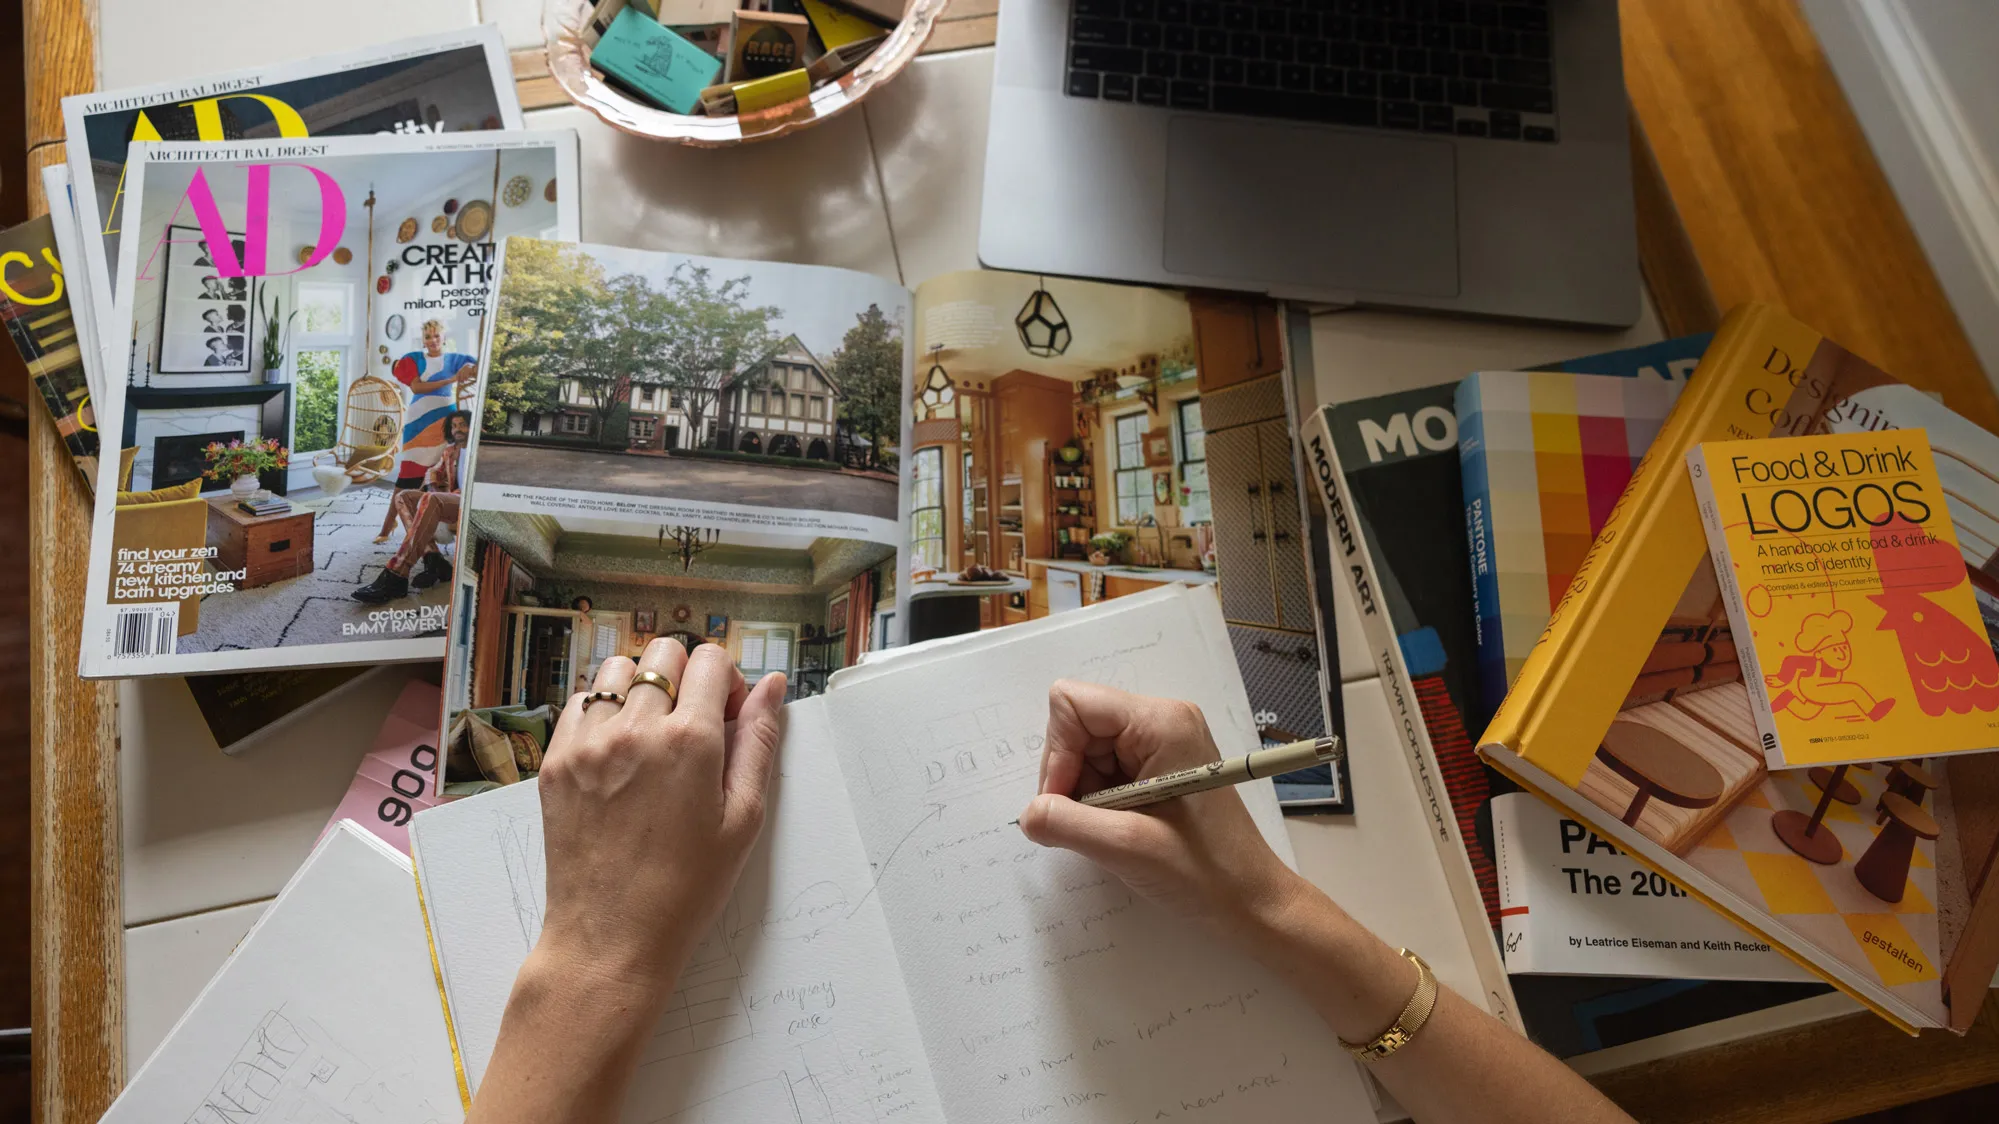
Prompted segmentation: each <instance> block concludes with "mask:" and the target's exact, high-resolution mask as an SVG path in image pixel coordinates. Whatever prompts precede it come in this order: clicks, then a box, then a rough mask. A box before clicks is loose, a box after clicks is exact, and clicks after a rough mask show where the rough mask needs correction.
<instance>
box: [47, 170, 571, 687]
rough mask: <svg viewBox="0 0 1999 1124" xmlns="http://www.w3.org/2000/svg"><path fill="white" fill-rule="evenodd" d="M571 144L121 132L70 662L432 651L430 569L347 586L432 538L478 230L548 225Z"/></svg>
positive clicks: (453, 472) (133, 670)
mask: <svg viewBox="0 0 1999 1124" xmlns="http://www.w3.org/2000/svg"><path fill="white" fill-rule="evenodd" d="M575 167H576V140H575V136H574V134H572V133H568V132H555V133H533V132H479V133H471V134H463V135H450V134H447V135H444V136H431V135H412V136H368V137H335V138H327V139H308V140H303V141H282V142H267V141H239V142H231V143H226V144H188V143H169V144H142V145H137V146H135V147H134V149H133V160H132V163H131V167H130V172H129V174H128V175H127V177H126V181H125V191H124V200H125V204H124V205H125V207H126V209H127V215H128V221H127V222H126V223H125V224H124V230H123V234H122V238H123V246H122V251H123V252H121V254H120V261H121V273H120V278H119V294H120V296H119V299H118V301H117V306H118V307H119V308H120V309H121V310H123V311H124V313H125V318H124V319H123V320H122V321H121V323H120V324H119V326H118V329H117V330H115V331H114V332H113V333H111V338H116V339H122V340H129V341H130V347H129V363H127V362H125V361H124V358H125V357H122V356H121V361H120V362H119V363H118V364H117V365H116V366H115V367H112V368H110V371H111V372H112V373H111V374H110V377H109V378H107V379H106V382H107V383H108V384H109V385H107V386H106V388H105V391H106V392H105V394H104V395H103V396H102V397H101V399H100V401H99V406H100V410H99V417H100V418H102V419H106V420H104V421H103V422H102V424H103V426H104V427H106V432H117V433H118V434H119V442H118V446H117V447H118V448H119V449H120V450H121V452H122V455H121V457H120V459H119V462H118V463H119V464H120V465H121V470H120V475H119V478H118V479H117V480H115V481H113V480H110V479H108V478H107V480H106V482H105V485H104V486H103V487H100V488H99V489H98V493H97V509H96V512H97V514H96V524H95V529H94V532H93V534H92V538H91V569H90V584H89V589H88V592H87V601H86V610H85V612H86V616H85V625H84V630H83V638H82V644H81V655H80V659H79V665H80V671H81V674H83V675H84V676H86V677H104V676H118V677H124V676H134V675H165V674H186V673H189V672H205V671H231V670H252V669H266V668H272V667H298V666H313V665H326V664H339V663H379V662H383V661H395V660H413V659H435V658H437V657H438V656H440V655H442V653H443V639H442V637H443V632H444V623H445V619H446V615H447V602H448V600H449V597H450V587H449V583H443V582H436V581H432V582H430V583H421V582H420V583H419V584H420V585H424V584H427V585H429V586H434V587H435V588H423V589H421V591H420V593H421V595H420V596H418V597H413V598H407V599H403V600H398V601H396V602H394V603H388V602H373V603H371V602H368V601H366V600H362V599H356V598H355V597H354V596H353V594H354V592H355V591H356V590H357V589H361V588H365V587H367V586H369V585H370V584H373V583H374V582H375V581H377V580H379V579H380V578H381V575H382V574H383V573H384V572H385V571H394V570H404V571H407V570H409V569H411V564H412V563H414V562H415V561H416V560H417V559H418V558H420V557H421V556H422V555H423V554H425V553H429V551H427V550H426V549H424V548H423V546H422V542H421V541H420V540H424V539H426V538H428V537H431V536H434V535H436V534H439V533H441V534H443V535H444V536H445V537H447V538H448V537H449V535H450V533H451V521H450V520H449V519H445V518H442V516H443V514H444V513H445V512H446V511H448V510H451V509H453V508H455V503H456V493H457V491H458V484H457V477H458V475H459V474H460V471H461V466H460V465H459V464H458V450H459V447H460V446H459V445H458V444H457V442H458V441H462V440H463V437H464V430H465V425H464V418H462V417H461V418H456V419H454V418H453V416H452V415H453V414H454V413H455V412H457V411H459V410H460V409H462V405H464V404H469V403H470V401H471V399H472V397H473V395H474V394H475V392H476V387H475V385H474V383H473V379H474V377H475V375H476V373H477V364H476V361H475V356H476V354H477V352H478V350H479V346H480V338H481V334H482V332H483V330H484V329H483V323H482V322H483V317H484V312H485V307H486V301H487V296H488V292H489V290H490V288H491V285H492V277H493V269H494V247H495V244H496V241H497V240H499V239H503V238H505V237H507V236H508V235H510V234H514V233H519V232H528V233H533V234H539V235H546V236H549V237H565V236H573V234H574V232H575V229H576V201H575V196H576V191H575ZM468 416H469V415H468ZM113 426H116V427H117V428H116V429H115V430H113V429H111V428H110V427H113ZM107 463H110V461H109V458H108V456H107ZM426 520H427V521H428V522H426Z"/></svg>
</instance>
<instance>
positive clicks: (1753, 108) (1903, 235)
mask: <svg viewBox="0 0 1999 1124" xmlns="http://www.w3.org/2000/svg"><path fill="white" fill-rule="evenodd" d="M996 2H997V0H957V3H955V4H954V6H953V8H952V16H951V18H949V19H947V20H946V21H945V22H943V23H942V24H940V26H939V28H938V31H937V34H936V36H935V38H934V39H933V41H932V43H931V46H930V49H932V50H951V49H958V48H963V47H972V46H981V45H984V44H986V43H990V42H991V39H992V34H993V22H994V20H993V14H992V13H993V11H994V10H995V9H994V6H995V4H996ZM95 8H96V6H95V4H94V3H91V2H90V0H25V9H24V13H23V15H24V22H25V26H26V40H27V42H26V51H25V55H26V60H27V74H26V76H25V78H26V87H27V93H28V113H29V123H28V136H29V145H30V149H29V172H30V175H31V181H30V182H31V193H32V196H33V198H34V200H35V210H36V211H37V213H39V212H40V211H41V210H43V209H45V208H46V203H45V201H43V200H41V199H40V190H39V189H40V184H39V180H38V179H35V178H33V175H34V173H36V172H37V171H38V170H39V169H40V168H41V167H43V166H44V165H46V164H49V163H54V162H57V161H60V160H62V159H63V158H64V151H63V146H62V116H61V112H60V104H59V103H60V99H61V98H63V97H64V96H67V95H69V94H74V93H80V92H84V91H86V90H88V89H90V88H91V85H92V75H93V73H94V71H95V46H94V40H93V36H92V33H91V32H92V21H93V20H94V19H95ZM1623 18H1624V44H1625V68H1626V84H1627V86H1628V88H1629V90H1630V93H1631V100H1632V106H1633V110H1634V118H1635V123H1634V132H1635V134H1636V135H1637V137H1638V141H1639V143H1638V144H1637V145H1636V151H1635V152H1634V159H1635V160H1636V161H1637V162H1638V175H1637V178H1636V187H1635V190H1636V192H1637V203H1638V216H1639V218H1638V222H1639V248H1640V257H1641V263H1642V267H1643V269H1644V273H1645V278H1646V281H1647V283H1648V285H1649V286H1650V288H1651V290H1652V296H1653V299H1654V301H1655V303H1656V304H1657V306H1658V309H1659V313H1660V318H1661V320H1662V322H1663V324H1664V326H1665V328H1666V330H1667V331H1668V332H1669V333H1671V334H1674V335H1679V334H1682V333H1687V332H1695V331H1702V330H1706V329H1709V328H1712V327H1713V326H1714V325H1715V324H1716V323H1717V322H1718V320H1719V314H1718V309H1719V308H1721V307H1726V306H1729V305H1733V304H1735V303H1737V302H1740V301H1743V300H1749V299H1758V300H1765V301H1770V302H1772V303H1775V304H1778V305H1782V306H1784V307H1787V308H1789V309H1790V311H1791V312H1792V313H1794V314H1795V315H1797V316H1798V317H1799V318H1800V319H1803V320H1805V321H1807V322H1809V323H1813V324H1818V325H1821V326H1824V327H1826V328H1828V329H1829V330H1831V331H1832V332H1833V333H1834V334H1835V335H1836V336H1837V338H1838V339H1839V340H1840V341H1841V342H1842V343H1843V344H1845V345H1846V346H1847V347H1849V348H1851V349H1853V350H1854V351H1856V352H1858V353H1860V354H1862V355H1865V356H1866V357H1868V358H1869V359H1871V360H1873V361H1875V362H1876V363H1878V364H1880V365H1881V366H1882V367H1883V368H1885V369H1887V370H1889V371H1892V372H1895V373H1896V374H1897V375H1898V376H1899V377H1901V378H1903V379H1906V380H1907V381H1909V382H1910V383H1913V384H1915V385H1917V386H1922V387H1925V388H1929V389H1934V390H1937V391H1940V392H1941V393H1942V394H1943V396H1944V399H1945V401H1946V402H1947V403H1949V404H1950V405H1951V407H1952V408H1954V409H1956V410H1958V411H1960V412H1962V413H1964V414H1965V415H1966V416H1967V417H1970V418H1972V419H1973V420H1975V421H1977V422H1978V423H1980V424H1981V425H1984V426H1986V427H1987V428H1990V429H1994V430H1999V396H1995V395H1994V392H1993V389H1992V386H1991V384H1990V383H1989V382H1987V381H1986V378H1985V375H1984V373H1983V371H1982V369H1981V368H1980V366H1979V364H1978V360H1977V358H1976V356H1975V355H1974V353H1973V352H1972V350H1971V346H1970V343H1969V341H1968V340H1967V339H1966V338H1965V335H1964V332H1963V330H1962V329H1961V328H1960V327H1959V325H1958V323H1957V320H1956V318H1955V315H1954V314H1953V313H1952V311H1951V309H1950V306H1949V304H1948V303H1947V302H1946V301H1945V299H1944V296H1943V293H1942V290H1941V288H1940V287H1939V285H1938V283H1937V280H1936V277H1935V275H1934V274H1933V273H1932V272H1931V270H1930V268H1929V265H1928V262H1927V261H1926V260H1925V258H1924V257H1923V253H1922V250H1921V248H1920V246H1918V244H1917V243H1916V240H1915V236H1914V234H1913V233H1912V232H1911V230H1910V228H1909V225H1908V222H1907V221H1906V219H1905V218H1904V216H1903V214H1902V212H1901V209H1900V207H1899V206H1898V204H1897V203H1896V201H1895V198H1894V195H1893V193H1892V192H1891V191H1890V189H1889V187H1888V185H1887V181H1886V180H1885V178H1884V177H1883V176H1882V174H1881V170H1880V168H1879V166H1878V165H1877V164H1876V162H1875V160H1874V156H1873V154H1872V152H1871V151H1870V150H1869V148H1868V146H1867V143H1866V140H1865V138H1864V137H1863V136H1862V135H1861V133H1860V129H1859V126H1858V124H1857V123H1856V122H1855V120H1854V117H1853V114H1852V112H1851V110H1850V109H1849V108H1848V107H1847V105H1846V102H1845V100H1844V98H1843V97H1842V95H1841V94H1840V91H1839V88H1838V86H1837V84H1836V83H1835V82H1834V80H1833V77H1832V75H1831V73H1830V71H1829V70H1828V69H1827V66H1826V63H1825V60H1824V58H1823V56H1822V55H1821V54H1820V52H1819V48H1818V45H1817V42H1816V41H1815V40H1814V39H1813V37H1812V34H1811V32H1810V30H1809V29H1808V28H1807V27H1806V25H1805V23H1804V20H1803V19H1802V17H1801V16H1800V15H1799V13H1798V11H1797V7H1796V2H1795V0H1651V2H1650V3H1645V4H1639V3H1636V2H1635V0H1627V2H1626V3H1624V5H1623ZM515 73H516V77H517V78H518V79H519V81H520V83H521V95H522V102H523V104H524V105H527V106H535V105H546V104H553V102H552V100H551V99H552V98H559V96H560V95H559V94H558V93H556V92H555V91H554V90H553V86H552V83H550V82H549V81H548V79H547V77H546V73H545V70H544V69H543V68H542V67H541V64H540V62H539V60H538V58H537V57H536V55H535V53H534V52H531V51H530V52H521V53H519V54H517V55H516V56H515ZM1647 138H1649V141H1650V143H1649V144H1648V143H1646V140H1647ZM1675 202H1677V203H1678V204H1679V208H1678V209H1677V211H1676V209H1675V207H1674V204H1675ZM1683 220H1684V221H1683ZM30 445H31V456H32V461H31V478H30V481H29V488H30V500H29V509H30V512H31V515H30V519H31V521H32V525H31V544H30V545H31V557H32V559H33V568H32V571H31V574H30V582H31V589H32V591H33V592H32V594H31V596H32V597H33V599H34V604H35V606H36V612H35V616H34V620H33V622H32V626H31V632H30V638H29V642H30V645H31V659H32V670H31V675H32V684H31V685H32V699H31V706H32V710H33V724H34V730H35V735H34V736H35V743H34V747H33V749H34V752H33V755H32V765H31V774H30V785H31V788H32V792H31V796H30V798H31V801H32V803H33V819H32V824H31V831H32V836H33V861H34V870H33V894H34V919H33V921H34V936H33V940H34V964H33V988H34V996H33V1003H34V1027H35V1045H36V1049H35V1057H34V1075H33V1081H34V1090H35V1115H36V1118H37V1119H38V1120H41V1121H43V1122H45V1124H87V1122H90V1121H94V1120H96V1119H97V1117H98V1115H99V1114H100V1113H102V1111H103V1110H104V1107H105V1106H106V1105H108V1104H109V1103H110V1101H111V1099H112V1098H113V1097H114V1096H115V1095H116V1094H117V1091H118V1088H119V1086H120V1084H121V1082H122V1079H123V1074H124V1072H125V1064H124V1056H123V1054H124V1033H123V1032H124V1026H123V1017H124V1004H123V999H124V992H123V958H122V937H123V928H122V914H121V906H120V878H119V866H118V864H119V853H120V852H119V824H118V806H119V805H118V785H117V781H118V773H117V750H118V727H117V715H116V703H115V695H114V693H113V691H112V689H111V688H110V687H109V686H108V685H105V684H87V683H83V682H81V681H79V680H78V679H77V678H76V674H75V670H76V663H75V657H76V647H75V643H76V636H77V634H78V631H79V629H80V627H81V620H82V603H83V573H82V567H79V566H75V565H72V564H69V563H68V560H70V559H74V558H77V557H81V556H82V555H83V552H84V548H85V544H86V543H87V542H88V541H89V520H90V513H89V510H88V496H87V495H86V494H85V492H84V490H83V488H82V486H81V484H80V483H79V482H78V480H77V477H76V474H75V473H74V472H73V471H71V470H70V468H69V466H68V464H67V463H66V454H65V453H64V450H63V447H62V445H61V442H60V440H59V438H58V436H57V434H56V433H55V427H54V425H53V423H52V422H50V420H49V419H48V418H47V417H46V416H45V415H43V414H40V413H35V414H34V423H33V425H32V428H31V432H30ZM1594 1080H1595V1081H1596V1082H1597V1084H1598V1085H1599V1086H1601V1087H1602V1088H1603V1089H1604V1090H1605V1092H1607V1093H1609V1094H1610V1095H1611V1096H1612V1097H1613V1098H1614V1099H1616V1101H1617V1102H1618V1103H1619V1104H1621V1105H1623V1106H1624V1107H1625V1108H1626V1109H1628V1110H1629V1111H1630V1112H1631V1113H1632V1114H1633V1115H1635V1116H1637V1117H1638V1118H1639V1119H1640V1120H1645V1121H1681V1120H1685V1121H1695V1120H1699V1121H1713V1122H1729V1121H1744V1122H1748V1121H1755V1122H1757V1124H1785V1122H1799V1124H1803V1122H1808V1121H1810V1122H1817V1121H1831V1120H1839V1119H1843V1118H1845V1117H1848V1116H1853V1115H1856V1114H1860V1113H1865V1112H1870V1111H1874V1110H1877V1109H1881V1108H1885V1107H1890V1106H1893V1105H1897V1104H1903V1103H1906V1102H1909V1101H1913V1100H1918V1099H1921V1098H1924V1097H1929V1096H1935V1095H1938V1094H1941V1093H1945V1092H1950V1091H1953V1090H1957V1089H1962V1088H1966V1087H1969V1086H1973V1085H1979V1084H1985V1083H1988V1082H1993V1081H1999V1004H1995V1003H1994V1002H1991V1001H1988V1002H1987V1004H1986V1006H1985V1009H1984V1011H1983V1013H1982V1014H1981V1016H1980V1018H1979V1021H1978V1024H1977V1026H1976V1027H1975V1028H1974V1029H1973V1030H1972V1032H1971V1034H1969V1035H1968V1036H1966V1037H1965V1038H1962V1039H1957V1038H1953V1037H1951V1036H1949V1035H1942V1034H1934V1033H1933V1034H1930V1035H1928V1036H1925V1037H1924V1038H1922V1039H1913V1038H1909V1037H1906V1036H1904V1035H1902V1034H1900V1033H1898V1032H1897V1031H1895V1030H1894V1029H1892V1028H1891V1027H1889V1026H1888V1025H1887V1024H1886V1023H1884V1022H1882V1021H1881V1020H1879V1019H1877V1018H1875V1017H1874V1016H1872V1015H1865V1014H1860V1015H1852V1016H1847V1017H1843V1018H1838V1019H1833V1020H1829V1021H1826V1022H1822V1023H1817V1024H1814V1025H1811V1026H1806V1027H1801V1028H1797V1029H1794V1030H1790V1031H1784V1032H1780V1033H1776V1034H1770V1035H1765V1036H1763V1037H1760V1038H1754V1039H1750V1040H1747V1041H1744V1042H1737V1043H1733V1044H1730V1045H1726V1046H1719V1047H1713V1048H1710V1049H1706V1050H1697V1051H1694V1052H1691V1053H1687V1054H1683V1055H1679V1056H1676V1057H1671V1058H1667V1059H1664V1060H1661V1061H1656V1062H1651V1063H1647V1064H1644V1065H1639V1066H1633V1067H1630V1068H1628V1069H1622V1070H1616V1071H1612V1072H1609V1073H1606V1074H1602V1075H1599V1076H1597V1077H1596V1078H1594Z"/></svg>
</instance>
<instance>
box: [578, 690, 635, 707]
mask: <svg viewBox="0 0 1999 1124" xmlns="http://www.w3.org/2000/svg"><path fill="white" fill-rule="evenodd" d="M624 701H625V696H623V695H621V694H619V693H618V692H616V691H592V692H590V693H589V694H587V695H584V696H583V709H584V710H589V709H590V704H591V703H593V702H614V703H618V704H620V705H622V704H623V703H624Z"/></svg>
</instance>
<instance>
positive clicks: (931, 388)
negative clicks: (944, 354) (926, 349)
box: [916, 349, 958, 417]
mask: <svg viewBox="0 0 1999 1124" xmlns="http://www.w3.org/2000/svg"><path fill="white" fill-rule="evenodd" d="M931 354H932V355H933V356H934V355H935V354H936V352H935V350H934V349H933V351H932V352H931ZM957 397H958V388H957V385H956V384H955V383H953V382H952V381H951V375H950V373H949V372H947V371H945V370H944V364H942V363H932V364H930V370H928V371H926V372H924V375H923V389H922V390H921V391H919V392H918V393H917V396H916V398H917V401H919V402H921V403H923V409H924V411H925V413H926V414H927V415H928V416H930V417H936V416H937V414H938V412H939V411H940V410H942V409H944V407H946V406H949V405H950V404H951V403H952V401H953V400H955V399H956V398H957Z"/></svg>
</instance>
